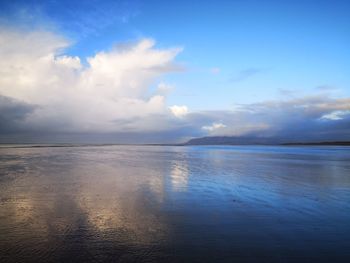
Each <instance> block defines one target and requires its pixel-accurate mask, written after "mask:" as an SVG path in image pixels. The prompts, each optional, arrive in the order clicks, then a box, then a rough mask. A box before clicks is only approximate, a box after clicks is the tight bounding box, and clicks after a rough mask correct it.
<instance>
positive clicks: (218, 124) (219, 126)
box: [202, 122, 227, 132]
mask: <svg viewBox="0 0 350 263" xmlns="http://www.w3.org/2000/svg"><path fill="white" fill-rule="evenodd" d="M226 127H227V126H226V125H225V124H223V123H221V122H214V123H212V125H210V126H203V127H202V129H203V130H207V131H209V132H212V131H215V130H218V129H222V128H226Z"/></svg>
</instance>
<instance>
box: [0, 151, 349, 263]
mask: <svg viewBox="0 0 350 263" xmlns="http://www.w3.org/2000/svg"><path fill="white" fill-rule="evenodd" d="M349 201H350V150H348V148H345V147H262V146H261V147H257V146H256V147H253V146H245V147H156V146H154V147H153V146H152V147H151V146H103V147H102V146H100V147H98V146H91V147H90V146H89V147H62V148H50V147H47V148H30V147H27V148H11V147H2V148H1V149H0V233H1V234H0V261H1V262H28V261H31V262H39V261H41V262H49V261H50V262H52V261H56V262H67V261H70V260H72V259H74V261H75V262H77V261H81V262H85V261H116V260H118V261H122V262H123V261H126V262H129V261H133V262H138V261H140V262H145V261H168V262H172V261H177V262H184V261H187V262H188V261H198V262H205V261H207V262H214V261H221V262H222V261H227V262H232V261H234V260H236V261H240V262H241V261H243V262H251V261H256V260H259V261H260V262H280V261H284V262H286V261H295V260H297V261H299V262H300V261H305V262H307V261H308V260H311V259H313V260H318V261H319V262H321V261H323V262H331V261H332V260H334V259H338V260H339V259H340V260H345V259H350V224H349V222H350V202H349Z"/></svg>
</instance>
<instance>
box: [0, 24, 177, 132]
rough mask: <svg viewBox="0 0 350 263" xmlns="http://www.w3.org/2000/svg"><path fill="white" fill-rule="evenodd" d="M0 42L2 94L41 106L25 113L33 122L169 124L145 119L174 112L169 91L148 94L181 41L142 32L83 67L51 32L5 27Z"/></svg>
mask: <svg viewBox="0 0 350 263" xmlns="http://www.w3.org/2000/svg"><path fill="white" fill-rule="evenodd" d="M0 43H1V48H0V55H1V58H2V59H1V61H0V95H2V96H6V97H8V98H12V99H13V100H18V101H23V103H27V104H28V105H32V104H33V105H37V106H38V107H37V108H35V110H33V111H32V112H30V114H28V116H26V125H27V126H28V127H30V128H31V129H34V130H35V129H37V130H38V131H43V130H44V131H55V132H120V131H126V130H132V131H145V130H152V131H159V130H163V129H167V127H164V126H163V125H162V122H161V123H158V125H154V126H153V127H151V125H149V124H148V123H147V121H149V122H151V121H150V120H151V118H149V117H150V116H152V117H153V118H152V123H153V119H154V118H161V117H160V116H163V115H164V116H168V115H170V114H169V112H168V108H167V106H166V102H165V101H166V97H165V94H162V93H160V92H159V93H156V94H153V95H151V96H150V95H148V94H149V89H150V87H151V86H152V85H154V84H156V82H157V81H158V79H159V78H160V77H161V76H163V75H164V74H166V73H170V72H172V69H173V68H176V64H175V63H174V62H173V61H174V58H175V57H176V55H177V54H178V53H179V52H181V48H169V49H157V48H155V42H154V41H153V40H152V39H142V40H140V41H138V42H135V43H129V44H127V45H124V46H123V48H119V47H118V46H117V47H115V48H114V49H112V50H110V51H100V52H98V53H96V55H94V56H93V57H89V58H87V65H86V66H83V64H82V63H81V61H80V58H78V57H72V56H67V55H63V54H62V52H63V51H64V49H65V48H67V47H68V46H69V44H70V43H69V41H67V40H66V39H64V38H63V37H61V36H58V35H56V34H53V33H50V32H46V31H32V32H23V31H13V30H7V29H5V28H2V29H1V30H0ZM165 85H166V84H164V83H163V84H160V86H161V87H162V86H163V87H164V86H165ZM181 109H182V108H181ZM180 114H181V113H180ZM125 120H128V121H127V122H126V121H125ZM122 123H128V125H122Z"/></svg>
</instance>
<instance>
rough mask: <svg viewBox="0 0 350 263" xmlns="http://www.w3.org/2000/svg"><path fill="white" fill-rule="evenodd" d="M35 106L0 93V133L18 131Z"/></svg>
mask: <svg viewBox="0 0 350 263" xmlns="http://www.w3.org/2000/svg"><path fill="white" fill-rule="evenodd" d="M35 108H36V106H35V105H30V104H28V103H25V102H22V101H18V100H15V99H12V98H8V97H5V96H1V95H0V123H1V126H0V134H1V133H9V132H12V131H18V130H20V129H21V126H22V123H23V121H25V120H26V118H27V116H28V115H30V114H31V113H32V112H33V111H34V110H35Z"/></svg>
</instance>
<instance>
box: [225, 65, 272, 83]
mask: <svg viewBox="0 0 350 263" xmlns="http://www.w3.org/2000/svg"><path fill="white" fill-rule="evenodd" d="M265 71H266V69H263V68H247V69H244V70H241V71H239V72H238V73H237V74H235V75H234V76H232V77H231V79H230V81H231V82H241V81H244V80H246V79H248V78H251V77H253V76H255V75H257V74H260V73H263V72H265Z"/></svg>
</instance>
